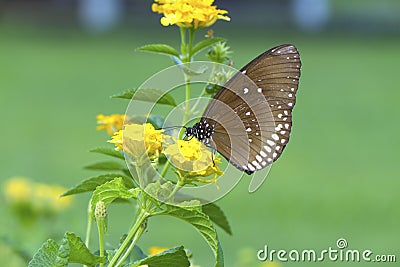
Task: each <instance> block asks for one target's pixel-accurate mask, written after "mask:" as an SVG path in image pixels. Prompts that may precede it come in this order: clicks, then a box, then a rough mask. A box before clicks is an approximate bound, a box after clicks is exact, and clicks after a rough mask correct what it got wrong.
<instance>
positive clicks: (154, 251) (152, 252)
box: [149, 246, 168, 256]
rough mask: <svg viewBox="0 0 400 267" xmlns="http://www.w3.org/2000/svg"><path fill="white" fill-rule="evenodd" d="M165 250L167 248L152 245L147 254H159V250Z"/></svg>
mask: <svg viewBox="0 0 400 267" xmlns="http://www.w3.org/2000/svg"><path fill="white" fill-rule="evenodd" d="M166 250H168V248H161V247H156V246H153V247H150V248H149V255H150V256H152V255H156V254H160V253H161V252H164V251H166Z"/></svg>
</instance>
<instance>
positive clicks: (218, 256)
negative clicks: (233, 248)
mask: <svg viewBox="0 0 400 267" xmlns="http://www.w3.org/2000/svg"><path fill="white" fill-rule="evenodd" d="M165 205H166V207H167V210H166V212H165V215H170V216H174V217H177V218H179V219H181V220H184V221H186V222H188V223H190V224H191V225H192V226H194V227H195V228H196V230H197V231H199V233H200V234H201V235H202V236H203V238H204V239H205V240H206V241H207V243H208V245H209V246H210V247H211V250H212V251H213V252H214V256H215V267H223V266H224V256H223V252H222V248H221V246H220V243H219V240H218V235H217V232H216V230H215V227H214V225H213V224H212V223H211V220H210V218H209V217H208V216H207V215H206V214H205V213H203V212H201V211H200V210H199V209H197V208H183V207H177V206H171V205H167V204H165Z"/></svg>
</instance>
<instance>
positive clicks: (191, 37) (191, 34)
mask: <svg viewBox="0 0 400 267" xmlns="http://www.w3.org/2000/svg"><path fill="white" fill-rule="evenodd" d="M193 40H194V29H192V28H190V29H189V47H188V55H189V56H188V62H191V61H192V56H193V55H192V48H193Z"/></svg>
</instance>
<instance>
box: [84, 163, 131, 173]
mask: <svg viewBox="0 0 400 267" xmlns="http://www.w3.org/2000/svg"><path fill="white" fill-rule="evenodd" d="M84 168H85V169H88V170H97V171H99V170H100V171H122V170H124V169H126V165H125V164H122V163H119V162H115V161H102V162H97V163H93V164H90V165H88V166H85V167H84Z"/></svg>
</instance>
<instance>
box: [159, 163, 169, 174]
mask: <svg viewBox="0 0 400 267" xmlns="http://www.w3.org/2000/svg"><path fill="white" fill-rule="evenodd" d="M170 166H171V162H170V161H169V160H167V162H166V163H165V165H164V168H163V169H162V171H161V174H160V175H161V177H165V175H166V174H167V171H168V169H169V167H170Z"/></svg>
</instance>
